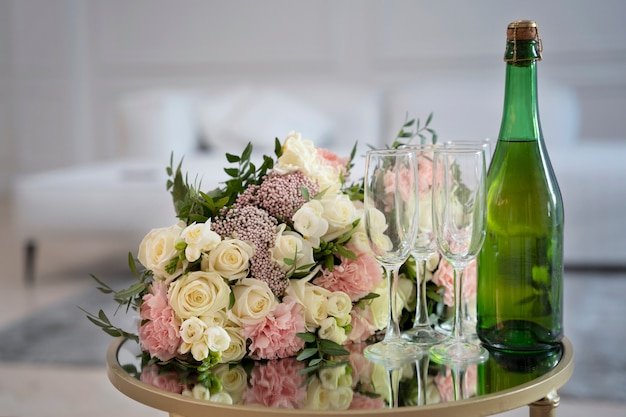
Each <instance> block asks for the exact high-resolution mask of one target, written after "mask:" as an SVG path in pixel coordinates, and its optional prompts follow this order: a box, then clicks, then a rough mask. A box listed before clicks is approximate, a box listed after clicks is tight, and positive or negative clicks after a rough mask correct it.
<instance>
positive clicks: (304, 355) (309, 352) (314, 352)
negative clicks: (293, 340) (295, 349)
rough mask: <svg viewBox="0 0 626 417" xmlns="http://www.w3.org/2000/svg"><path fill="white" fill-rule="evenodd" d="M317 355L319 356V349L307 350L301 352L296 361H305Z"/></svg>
mask: <svg viewBox="0 0 626 417" xmlns="http://www.w3.org/2000/svg"><path fill="white" fill-rule="evenodd" d="M315 355H317V348H306V349H304V350H303V351H302V352H300V354H299V355H298V356H297V358H296V359H298V360H299V361H303V360H306V359H309V358H310V357H312V356H315Z"/></svg>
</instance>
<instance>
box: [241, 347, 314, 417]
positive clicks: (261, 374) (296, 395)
mask: <svg viewBox="0 0 626 417" xmlns="http://www.w3.org/2000/svg"><path fill="white" fill-rule="evenodd" d="M304 366H305V364H304V362H300V361H298V360H297V359H295V358H285V359H280V360H275V361H269V362H268V363H267V364H265V365H261V364H258V363H257V364H256V365H255V367H254V368H253V369H252V373H251V377H250V385H249V386H250V389H249V390H247V391H246V392H245V394H244V397H243V402H244V404H246V405H262V406H264V407H268V408H291V409H294V408H302V405H303V403H304V399H305V397H306V384H305V383H304V382H305V381H306V378H307V376H306V375H303V374H300V371H301V370H302V369H304Z"/></svg>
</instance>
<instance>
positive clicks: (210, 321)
mask: <svg viewBox="0 0 626 417" xmlns="http://www.w3.org/2000/svg"><path fill="white" fill-rule="evenodd" d="M200 320H202V321H203V322H204V323H205V324H206V325H207V327H215V326H218V327H224V326H225V325H226V323H228V310H226V309H222V310H218V311H216V312H214V313H212V314H206V315H203V316H200Z"/></svg>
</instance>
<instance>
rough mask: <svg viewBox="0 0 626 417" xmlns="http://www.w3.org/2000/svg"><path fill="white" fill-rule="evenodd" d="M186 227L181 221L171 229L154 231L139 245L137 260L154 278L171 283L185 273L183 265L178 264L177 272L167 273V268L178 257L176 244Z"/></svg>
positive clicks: (165, 228)
mask: <svg viewBox="0 0 626 417" xmlns="http://www.w3.org/2000/svg"><path fill="white" fill-rule="evenodd" d="M184 227H185V222H183V221H180V222H178V223H176V224H174V225H172V226H169V227H162V228H158V229H152V230H151V231H150V232H148V234H147V235H146V236H145V237H144V238H143V240H142V241H141V243H140V244H139V252H138V254H137V258H138V259H139V262H141V264H142V265H143V266H144V267H146V269H149V270H151V271H152V273H153V274H154V278H155V279H157V280H160V281H166V282H167V283H169V282H170V281H172V280H173V279H174V278H176V277H177V276H179V275H180V274H181V273H182V271H183V264H182V263H181V262H179V263H178V265H177V267H176V270H175V271H173V272H172V273H169V272H167V270H166V269H167V266H168V265H169V264H170V262H171V261H172V259H173V258H176V257H178V250H177V249H176V242H177V241H178V240H179V239H180V234H181V232H182V231H183V228H184Z"/></svg>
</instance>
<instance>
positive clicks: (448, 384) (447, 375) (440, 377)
mask: <svg viewBox="0 0 626 417" xmlns="http://www.w3.org/2000/svg"><path fill="white" fill-rule="evenodd" d="M464 372H465V378H460V380H461V381H464V382H465V384H464V385H463V386H462V387H459V388H460V389H461V392H460V393H458V396H459V398H454V395H455V394H454V391H455V389H454V378H453V376H452V371H451V370H450V368H446V372H444V373H443V374H442V373H438V374H437V375H435V378H434V380H433V382H434V384H435V386H436V387H437V391H439V397H440V398H441V402H448V401H454V400H461V399H466V398H470V397H472V396H474V395H475V394H476V384H477V383H478V367H477V365H469V366H468V367H467V369H465V371H464Z"/></svg>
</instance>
